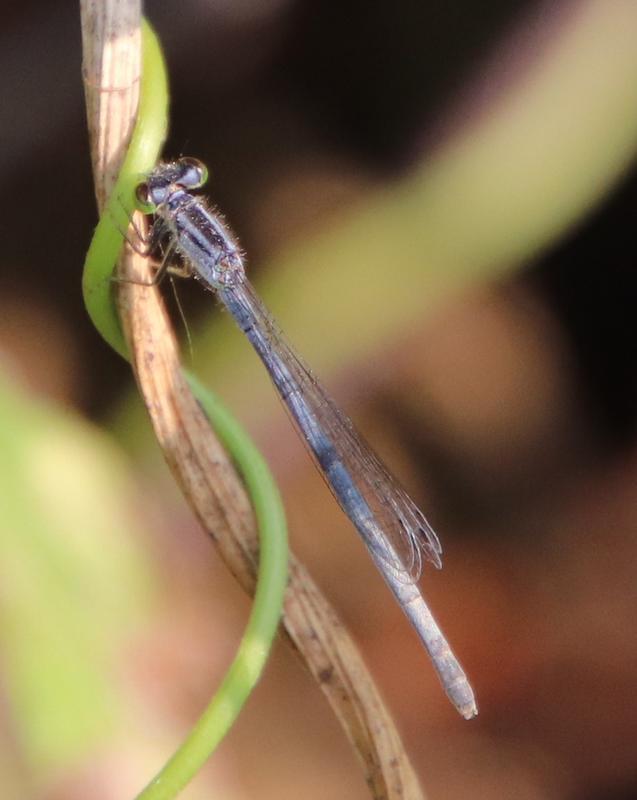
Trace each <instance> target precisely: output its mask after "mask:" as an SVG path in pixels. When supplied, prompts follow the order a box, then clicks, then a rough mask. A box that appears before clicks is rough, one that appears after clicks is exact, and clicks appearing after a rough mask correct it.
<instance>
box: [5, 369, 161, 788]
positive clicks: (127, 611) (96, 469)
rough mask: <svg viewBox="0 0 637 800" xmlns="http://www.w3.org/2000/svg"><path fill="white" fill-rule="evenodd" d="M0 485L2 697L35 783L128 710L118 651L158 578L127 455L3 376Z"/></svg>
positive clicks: (81, 752)
mask: <svg viewBox="0 0 637 800" xmlns="http://www.w3.org/2000/svg"><path fill="white" fill-rule="evenodd" d="M0 487H1V489H0V492H1V495H2V501H1V502H0V562H1V563H2V582H1V587H2V588H1V591H0V637H1V639H2V643H3V646H2V664H3V683H4V687H5V692H6V695H5V701H4V702H5V708H6V710H7V712H8V713H9V714H10V717H11V725H10V727H11V729H12V730H13V731H14V733H15V739H16V746H17V747H18V748H19V750H20V759H19V760H18V761H17V762H15V763H14V764H13V768H14V770H15V771H16V773H17V774H16V775H14V777H15V779H16V780H18V775H19V774H20V773H21V774H22V778H23V779H24V780H25V782H26V785H27V786H29V784H31V786H32V788H33V787H34V786H37V785H46V783H47V781H48V780H50V778H51V776H52V775H54V774H55V773H56V772H59V771H63V770H64V769H65V768H67V767H68V766H69V765H70V764H71V763H73V762H75V761H77V759H81V758H84V757H87V756H88V755H89V754H90V753H91V752H94V751H95V750H96V749H97V748H98V746H99V745H103V744H104V742H105V741H107V740H108V738H109V737H110V736H111V735H112V733H113V730H114V729H115V728H118V727H120V726H122V724H123V723H124V721H125V720H126V719H127V718H128V716H129V713H128V711H127V709H126V707H125V700H124V696H123V694H122V691H121V690H122V687H121V685H118V681H117V670H116V667H117V661H116V660H115V657H114V656H115V653H116V652H117V649H118V648H119V647H121V646H122V643H123V642H125V640H126V639H127V637H129V636H131V634H132V633H133V632H134V631H135V630H136V629H137V628H138V626H139V624H140V623H141V622H142V620H143V619H144V616H145V612H146V610H147V607H146V603H145V601H144V598H145V597H148V592H149V590H150V587H151V580H150V575H149V567H148V563H147V561H146V559H145V558H144V556H143V555H142V554H141V553H140V552H139V551H138V549H137V548H138V543H139V536H136V535H135V533H134V531H135V530H136V529H137V528H138V522H137V519H136V515H135V513H134V506H133V503H134V498H135V484H134V483H133V481H132V480H131V473H130V470H129V467H128V465H127V464H126V462H125V460H124V458H123V456H122V455H121V453H119V452H118V451H117V448H116V447H115V446H114V445H113V444H112V443H111V442H110V441H109V440H108V439H107V437H106V436H105V435H104V434H102V433H99V432H98V431H97V430H95V429H93V428H92V427H91V426H89V425H88V424H87V423H86V422H85V421H83V420H81V419H80V418H79V417H77V416H76V415H74V414H72V413H71V412H68V411H67V412H65V411H63V410H61V409H59V408H55V407H54V406H52V405H51V404H45V403H43V402H41V401H35V400H34V399H33V398H32V397H31V396H29V394H28V393H27V392H26V390H24V389H21V388H18V387H17V386H15V385H13V384H12V383H11V382H10V381H9V380H8V379H7V378H6V377H5V376H3V377H2V378H1V380H0ZM8 778H9V776H7V777H5V776H3V777H2V779H1V780H2V785H3V786H4V785H5V780H7V779H8ZM24 791H26V788H25V789H24ZM3 796H5V797H6V796H7V795H6V794H3ZM23 796H26V795H23Z"/></svg>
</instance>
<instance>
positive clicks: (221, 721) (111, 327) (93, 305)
mask: <svg viewBox="0 0 637 800" xmlns="http://www.w3.org/2000/svg"><path fill="white" fill-rule="evenodd" d="M167 108H168V84H167V78H166V70H165V65H164V60H163V57H162V53H161V48H160V46H159V43H158V40H157V38H156V36H155V34H154V32H153V30H152V28H151V27H150V26H149V25H148V23H147V22H146V21H144V27H143V70H142V82H141V87H140V100H139V111H138V118H137V122H136V125H135V130H134V132H133V136H132V138H131V143H130V147H129V149H128V152H127V153H126V156H125V158H124V162H123V166H122V169H121V171H120V174H119V176H118V178H117V182H116V183H115V186H114V188H113V191H112V192H111V195H110V197H109V200H108V203H107V204H106V207H105V209H104V211H103V213H102V216H101V218H100V221H99V223H98V225H97V228H96V230H95V234H94V236H93V240H92V241H91V245H90V247H89V250H88V253H87V256H86V262H85V264H84V274H83V280H82V287H83V292H84V299H85V303H86V307H87V310H88V312H89V314H90V316H91V319H92V320H93V323H94V324H95V327H96V328H97V329H98V331H99V332H100V333H101V335H102V336H103V337H104V338H105V339H106V341H107V342H108V343H109V344H110V345H111V346H112V347H113V348H114V349H115V350H117V352H118V353H120V354H121V355H122V356H124V357H127V352H128V350H127V347H126V343H125V340H124V337H123V335H122V332H121V328H120V324H119V318H118V315H117V311H116V309H115V305H114V302H113V297H112V292H111V289H112V281H111V276H112V273H113V269H114V267H115V264H116V261H117V257H118V255H119V251H120V250H121V247H122V243H123V233H122V231H124V230H126V229H127V227H128V224H129V219H130V215H131V213H132V211H133V209H134V208H135V196H134V193H135V187H136V185H137V183H138V182H139V179H140V175H142V174H144V173H148V172H149V171H150V170H151V169H152V168H153V167H154V166H155V163H156V161H157V158H158V156H159V153H160V151H161V147H162V145H163V141H164V138H165V135H166V126H167ZM186 377H187V379H188V381H189V383H190V386H191V388H192V391H193V393H194V394H195V396H196V397H197V399H198V400H199V402H200V403H201V405H202V406H203V408H204V410H205V412H206V414H207V416H208V418H209V419H210V421H211V423H212V425H213V426H214V428H215V431H216V433H217V435H218V436H219V439H220V440H221V442H222V444H223V445H224V447H226V449H227V450H228V451H229V452H230V454H231V455H232V457H233V460H234V461H235V463H236V465H237V467H238V469H239V471H240V472H241V475H242V477H243V480H244V482H245V484H246V486H247V489H248V492H249V494H250V498H251V500H252V504H253V507H254V511H255V514H256V518H257V523H258V527H259V537H260V552H259V570H258V582H257V589H256V593H255V597H254V604H253V606H252V611H251V614H250V619H249V620H248V624H247V627H246V630H245V632H244V635H243V638H242V640H241V643H240V645H239V648H238V651H237V654H236V656H235V658H234V661H233V662H232V664H231V666H230V668H229V670H228V672H227V674H226V676H225V678H224V679H223V681H222V683H221V686H220V687H219V689H218V690H217V692H216V694H215V695H214V697H213V698H212V700H211V701H210V703H209V705H208V707H207V708H206V710H205V711H204V713H203V714H202V716H201V717H200V719H199V720H198V722H197V723H196V724H195V726H194V728H193V729H192V731H191V733H190V734H189V736H188V737H187V739H186V740H185V742H184V743H183V744H182V745H181V747H180V748H179V749H178V750H177V752H176V753H175V754H174V755H173V756H172V758H171V759H170V760H169V761H168V762H167V763H166V765H165V766H164V767H163V768H162V769H161V771H160V772H159V773H158V774H157V776H156V777H155V778H154V779H153V780H152V781H151V782H150V783H149V784H148V786H147V787H146V788H145V789H144V790H143V791H142V792H141V793H140V794H139V795H138V798H141V799H142V800H169V798H173V797H175V796H176V795H177V793H178V792H179V791H180V789H182V788H183V787H184V786H185V785H186V784H187V783H188V781H190V779H191V778H192V777H193V776H194V775H195V774H196V772H197V771H198V770H199V769H200V768H201V767H202V765H203V764H204V763H205V761H206V760H207V759H208V758H209V756H210V755H211V753H212V752H213V751H214V749H215V748H216V746H217V745H218V744H219V742H220V741H221V740H222V739H223V737H224V736H225V734H226V733H227V732H228V730H229V729H230V727H231V726H232V724H233V722H234V720H235V719H236V717H237V715H238V714H239V712H240V710H241V708H242V707H243V704H244V703H245V701H246V700H247V698H248V696H249V695H250V693H251V691H252V689H253V688H254V686H255V685H256V683H257V681H258V679H259V676H260V675H261V672H262V670H263V667H264V665H265V663H266V661H267V657H268V654H269V652H270V649H271V646H272V642H273V639H274V636H275V634H276V631H277V628H278V624H279V618H280V616H281V607H282V604H283V596H284V593H285V587H286V584H287V533H286V522H285V512H284V510H283V505H282V503H281V498H280V496H279V493H278V490H277V487H276V484H275V483H274V480H273V478H272V476H271V474H270V472H269V469H268V467H267V465H266V463H265V461H264V460H263V458H262V457H261V454H260V453H259V452H258V450H257V449H256V447H255V446H254V444H253V443H252V441H251V440H250V439H249V437H248V436H247V434H246V433H245V432H244V431H243V429H242V428H241V426H240V425H239V423H238V422H237V421H236V420H235V419H234V418H233V417H232V416H231V414H230V413H229V412H228V411H227V410H226V409H225V408H224V407H223V405H222V404H221V403H220V402H219V400H218V399H217V398H216V397H214V396H213V395H212V394H211V393H210V392H209V391H208V390H206V389H205V388H204V387H203V386H202V385H201V384H200V383H199V382H198V381H197V379H196V378H195V377H194V376H192V375H186Z"/></svg>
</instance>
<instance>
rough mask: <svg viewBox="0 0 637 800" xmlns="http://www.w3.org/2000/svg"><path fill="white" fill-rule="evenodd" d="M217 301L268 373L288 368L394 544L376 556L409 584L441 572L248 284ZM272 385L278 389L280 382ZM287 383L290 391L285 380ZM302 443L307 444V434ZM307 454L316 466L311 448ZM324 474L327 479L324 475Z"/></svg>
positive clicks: (384, 473) (373, 458) (431, 548)
mask: <svg viewBox="0 0 637 800" xmlns="http://www.w3.org/2000/svg"><path fill="white" fill-rule="evenodd" d="M219 295H220V297H221V299H222V301H223V302H224V304H225V305H226V306H227V307H228V310H229V311H230V312H231V313H232V315H233V316H234V317H235V319H236V321H237V322H238V324H239V325H240V326H241V327H242V328H243V330H244V332H245V333H246V335H248V336H249V338H250V339H251V340H252V343H253V345H255V349H257V351H258V352H259V351H261V352H259V355H260V356H261V358H262V359H263V360H264V363H265V364H266V367H268V370H269V371H270V372H271V373H272V371H273V370H272V363H275V364H278V363H280V364H283V365H284V366H283V367H282V369H284V370H285V371H286V372H287V373H288V374H289V379H291V381H290V386H291V387H292V388H294V389H295V388H296V387H295V386H294V385H295V384H296V386H297V387H298V391H299V392H300V393H301V395H302V397H303V399H304V403H305V405H306V406H307V410H308V414H309V415H311V416H312V417H313V418H315V420H316V422H317V423H318V425H319V426H320V427H321V428H322V430H323V431H324V432H325V434H326V435H327V436H328V437H329V439H330V440H331V442H332V444H333V446H334V449H335V451H336V453H337V454H338V458H339V459H340V461H341V462H342V463H343V465H344V466H345V468H346V469H347V471H348V472H349V474H350V476H351V478H352V480H353V482H354V484H355V485H356V488H357V489H358V491H359V492H360V494H361V495H362V497H363V498H364V500H365V502H366V503H367V504H368V506H369V508H370V509H371V511H372V513H373V515H374V518H375V523H376V524H377V526H378V529H379V530H380V531H381V532H382V534H383V535H384V537H386V539H387V541H388V542H389V544H390V548H389V549H388V550H387V549H385V550H384V551H382V550H379V551H378V552H379V553H380V555H381V557H382V558H383V559H390V560H391V566H392V568H393V569H394V570H396V571H397V572H398V573H400V574H403V576H404V578H405V579H407V580H418V578H419V577H420V574H421V571H422V567H423V560H426V561H430V562H432V563H433V564H434V565H435V566H436V567H438V568H440V567H441V566H442V562H441V559H440V556H441V553H442V548H441V546H440V542H439V540H438V537H437V536H436V534H435V532H434V530H433V528H432V527H431V525H430V524H429V523H428V522H427V520H426V518H425V516H424V514H423V513H422V511H420V509H419V508H418V506H417V505H416V504H415V503H414V501H413V500H412V499H411V498H410V497H409V495H408V494H407V492H406V491H405V490H404V489H403V488H402V486H400V484H399V483H398V481H397V480H396V479H395V478H394V477H393V476H392V475H391V474H390V472H389V471H388V469H387V468H386V467H385V465H384V464H383V462H382V461H381V460H380V458H379V457H378V456H377V455H376V453H375V452H374V451H373V450H372V448H371V447H370V446H369V445H368V444H367V442H366V441H365V440H364V438H363V437H362V436H361V435H360V434H359V433H358V431H357V430H356V429H355V427H354V425H353V423H352V421H351V420H350V419H349V418H348V417H347V416H346V415H345V414H344V413H343V412H342V411H341V410H340V409H339V408H338V406H337V405H336V403H335V402H334V400H332V398H331V397H330V396H329V394H328V393H327V392H326V391H325V389H324V388H323V387H322V386H321V384H320V383H319V382H318V381H317V379H316V378H315V377H314V375H313V374H312V372H311V371H310V369H309V368H308V367H307V366H306V365H305V364H304V363H303V361H302V359H301V358H300V357H299V356H298V355H297V354H296V353H295V351H294V350H293V348H292V347H291V346H290V345H289V344H288V342H287V341H286V339H285V337H284V336H283V334H282V332H281V330H280V329H279V327H278V326H277V324H276V322H275V321H274V319H273V317H272V316H271V315H270V313H269V312H268V310H267V309H266V308H265V306H264V305H263V303H262V302H261V300H260V299H259V297H258V296H257V294H256V292H255V291H254V289H253V288H252V286H251V285H250V283H249V282H248V281H247V280H246V281H245V282H244V283H242V284H240V285H239V286H235V287H233V288H232V289H226V290H222V291H220V292H219ZM254 330H256V331H258V333H257V336H259V337H260V338H259V341H258V345H257V344H255V341H254V335H255V334H254ZM264 350H265V352H263V351H264ZM268 359H269V360H270V364H268ZM273 379H274V378H273ZM274 380H275V383H276V382H277V381H276V379H274ZM285 381H286V385H287V382H288V377H287V376H286V378H285ZM277 388H278V389H279V392H280V394H281V395H282V399H283V400H284V402H285V403H286V406H287V405H289V403H288V402H286V397H285V395H284V392H283V391H282V390H281V387H280V386H278V387H277ZM292 416H293V414H292ZM294 421H295V423H296V427H297V428H301V433H303V430H302V426H300V425H299V422H298V420H294ZM303 439H304V441H305V442H306V443H308V440H307V436H306V435H305V434H303ZM309 449H310V452H311V454H312V456H313V458H314V460H315V461H317V457H316V453H314V452H313V451H312V447H311V445H309ZM320 471H321V473H322V474H323V475H324V477H326V476H325V473H324V470H323V469H321V470H320ZM327 483H328V485H329V486H330V489H331V490H332V492H333V494H334V495H335V497H336V499H337V500H338V501H339V503H340V505H341V506H342V507H343V508H344V510H345V511H346V512H347V508H346V507H345V506H344V505H343V502H341V500H340V499H339V497H338V494H337V493H336V492H335V491H334V487H333V486H332V485H331V484H330V481H329V480H327ZM388 552H389V553H391V555H390V556H388V555H387V553H388Z"/></svg>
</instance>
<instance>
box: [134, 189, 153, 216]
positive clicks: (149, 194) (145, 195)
mask: <svg viewBox="0 0 637 800" xmlns="http://www.w3.org/2000/svg"><path fill="white" fill-rule="evenodd" d="M135 198H136V200H137V208H138V209H139V210H140V211H143V212H144V214H154V213H155V211H156V210H157V205H158V202H159V201H158V198H157V192H154V191H153V190H152V189H151V186H150V184H149V183H147V182H146V181H144V182H143V183H140V184H139V186H138V187H137V189H135Z"/></svg>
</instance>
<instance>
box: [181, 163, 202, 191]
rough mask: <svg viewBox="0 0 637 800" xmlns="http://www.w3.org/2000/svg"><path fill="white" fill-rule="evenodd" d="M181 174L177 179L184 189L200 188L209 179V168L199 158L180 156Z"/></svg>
mask: <svg viewBox="0 0 637 800" xmlns="http://www.w3.org/2000/svg"><path fill="white" fill-rule="evenodd" d="M178 163H179V167H180V172H181V174H180V175H179V178H178V179H177V180H176V181H175V183H178V184H179V185H180V186H183V187H184V189H199V187H200V186H203V185H204V183H205V182H206V181H207V180H208V169H207V167H206V165H205V164H204V163H203V162H202V161H199V159H198V158H180V159H179V162H178Z"/></svg>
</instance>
